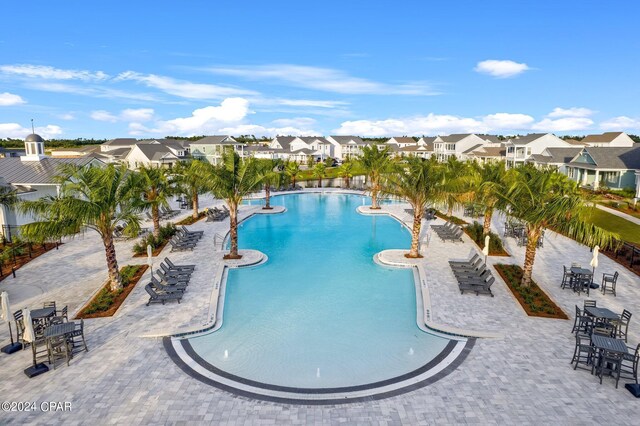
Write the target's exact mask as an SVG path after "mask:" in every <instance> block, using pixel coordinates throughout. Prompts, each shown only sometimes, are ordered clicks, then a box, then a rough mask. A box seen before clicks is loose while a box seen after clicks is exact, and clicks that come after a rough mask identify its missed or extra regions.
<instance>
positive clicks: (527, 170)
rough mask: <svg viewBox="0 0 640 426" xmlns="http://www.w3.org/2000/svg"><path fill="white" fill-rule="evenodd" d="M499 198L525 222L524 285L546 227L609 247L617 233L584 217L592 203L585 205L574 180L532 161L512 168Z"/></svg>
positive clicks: (527, 279)
mask: <svg viewBox="0 0 640 426" xmlns="http://www.w3.org/2000/svg"><path fill="white" fill-rule="evenodd" d="M501 198H502V199H503V201H504V202H505V203H506V204H507V205H508V209H509V214H510V215H511V216H513V217H515V218H518V219H520V220H522V221H523V222H525V224H526V227H525V232H526V234H527V246H526V250H525V255H524V266H523V268H522V269H523V273H524V274H523V277H522V282H521V285H522V286H523V287H529V285H530V284H531V275H532V272H533V264H534V261H535V256H536V248H537V246H538V241H539V240H540V236H541V235H542V231H543V230H544V229H545V228H553V230H555V231H557V232H560V233H563V234H565V235H567V236H569V237H571V238H573V239H575V240H577V241H578V242H581V243H583V244H586V245H588V246H590V247H593V246H594V245H596V244H597V245H599V246H601V247H611V246H612V245H613V244H614V237H616V236H617V235H616V234H613V233H611V232H608V231H605V230H604V229H602V228H600V227H598V226H595V225H594V224H592V223H589V222H587V221H586V220H585V218H586V217H587V215H588V213H589V209H592V208H593V207H587V203H586V202H585V199H584V197H583V195H582V193H581V192H580V189H579V188H578V185H577V184H576V182H573V181H571V180H570V179H569V178H568V177H567V176H565V175H563V174H561V173H558V172H556V171H551V170H540V169H537V168H536V167H533V166H531V165H527V166H521V167H517V168H514V169H511V170H509V171H508V172H507V186H506V192H505V194H503V195H501Z"/></svg>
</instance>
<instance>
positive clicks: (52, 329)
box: [44, 321, 76, 339]
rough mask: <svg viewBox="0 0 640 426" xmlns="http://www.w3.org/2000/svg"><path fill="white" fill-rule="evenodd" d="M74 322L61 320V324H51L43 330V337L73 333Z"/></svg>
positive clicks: (49, 337) (48, 337)
mask: <svg viewBox="0 0 640 426" xmlns="http://www.w3.org/2000/svg"><path fill="white" fill-rule="evenodd" d="M75 328H76V323H75V322H73V321H70V322H63V323H62V324H53V325H50V326H49V327H47V328H46V329H45V330H44V338H45V339H51V338H53V337H58V336H64V335H66V334H71V333H73V330H75Z"/></svg>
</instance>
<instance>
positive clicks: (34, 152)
mask: <svg viewBox="0 0 640 426" xmlns="http://www.w3.org/2000/svg"><path fill="white" fill-rule="evenodd" d="M24 151H25V155H23V156H21V157H20V159H21V160H22V161H40V160H42V159H43V158H45V155H44V139H42V137H41V136H40V135H36V134H35V133H32V134H30V135H29V136H27V137H26V139H25V140H24Z"/></svg>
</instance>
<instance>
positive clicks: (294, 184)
mask: <svg viewBox="0 0 640 426" xmlns="http://www.w3.org/2000/svg"><path fill="white" fill-rule="evenodd" d="M291 179H292V180H293V187H294V188H295V187H296V176H295V175H293V176H291Z"/></svg>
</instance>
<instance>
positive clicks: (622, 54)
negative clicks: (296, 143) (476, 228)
mask: <svg viewBox="0 0 640 426" xmlns="http://www.w3.org/2000/svg"><path fill="white" fill-rule="evenodd" d="M88 5H89V3H81V2H44V1H36V2H32V3H29V4H28V5H26V4H24V3H19V2H11V4H3V7H2V15H3V16H4V17H6V18H8V19H3V24H2V25H3V28H2V31H1V32H0V137H24V136H26V134H27V133H30V132H29V126H30V119H31V118H34V120H35V123H36V127H37V131H38V132H39V133H41V134H42V135H43V136H45V137H48V138H51V137H69V138H77V137H84V138H92V137H93V138H114V137H131V136H134V137H139V138H142V137H161V136H167V135H200V134H218V133H223V134H235V135H238V134H255V135H257V136H260V135H267V136H271V135H274V134H324V135H328V134H358V135H362V136H392V135H416V136H419V135H423V134H424V135H436V134H448V133H454V132H490V133H502V134H512V133H527V132H534V131H535V132H546V131H549V132H554V133H556V134H586V133H599V132H602V131H608V130H622V131H627V132H629V133H640V102H639V101H638V100H639V99H640V85H639V84H638V81H639V78H638V69H640V53H639V52H640V32H639V31H638V27H637V17H638V16H640V5H639V4H638V3H637V2H632V1H608V2H602V1H592V0H590V1H561V2H558V1H536V2H533V1H526V2H525V1H482V2H477V1H457V2H442V1H437V2H436V1H403V2H398V1H395V2H393V1H345V0H343V1H331V0H330V1H322V2H314V3H313V4H307V2H300V1H295V2H294V1H277V0H274V1H269V2H265V1H254V2H240V1H235V2H231V1H216V2H206V1H193V0H190V1H183V2H169V1H154V2H151V1H128V2H121V1H111V2H100V3H91V6H88Z"/></svg>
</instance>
